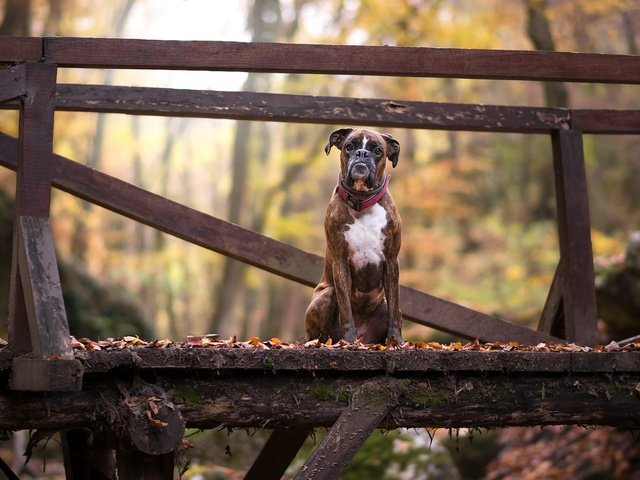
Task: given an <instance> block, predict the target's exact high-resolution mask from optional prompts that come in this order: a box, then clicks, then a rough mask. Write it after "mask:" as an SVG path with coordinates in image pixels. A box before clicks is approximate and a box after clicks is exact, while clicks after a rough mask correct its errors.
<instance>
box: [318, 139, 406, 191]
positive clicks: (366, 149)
mask: <svg viewBox="0 0 640 480" xmlns="http://www.w3.org/2000/svg"><path fill="white" fill-rule="evenodd" d="M334 146H335V147H337V148H338V149H339V150H340V151H341V153H340V168H341V171H342V178H343V181H344V182H345V183H346V185H347V186H348V187H350V188H352V189H353V190H357V191H362V192H367V191H369V190H372V189H374V188H376V187H377V186H378V185H379V184H380V183H381V182H382V180H383V178H384V167H385V164H386V161H385V160H386V159H389V161H390V162H391V165H393V167H394V168H395V166H396V165H397V164H398V156H399V154H400V144H399V143H398V141H397V140H396V139H395V138H393V137H392V136H391V135H388V134H382V133H378V132H376V131H373V130H364V129H360V128H341V129H339V130H335V131H334V132H331V135H329V142H328V143H327V146H326V147H325V148H324V151H325V152H326V154H327V155H329V152H330V151H331V147H334Z"/></svg>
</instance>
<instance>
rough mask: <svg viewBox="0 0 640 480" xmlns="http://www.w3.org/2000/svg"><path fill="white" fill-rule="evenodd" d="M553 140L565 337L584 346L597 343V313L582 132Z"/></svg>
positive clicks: (561, 134)
mask: <svg viewBox="0 0 640 480" xmlns="http://www.w3.org/2000/svg"><path fill="white" fill-rule="evenodd" d="M551 139H552V147H553V166H554V177H555V188H556V204H557V221H558V237H559V240H560V258H561V263H562V267H563V270H562V273H563V275H562V276H561V277H559V279H558V280H559V281H561V280H564V281H563V283H564V286H563V288H562V305H563V315H564V330H565V334H566V337H565V338H566V339H567V340H569V341H572V342H576V343H579V344H582V345H594V344H595V343H596V342H597V312H596V295H595V281H594V270H593V252H592V248H591V229H590V222H589V199H588V195H587V180H586V173H585V164H584V155H583V151H582V133H581V132H580V131H578V130H559V131H557V132H554V133H552V135H551ZM558 288H560V287H558Z"/></svg>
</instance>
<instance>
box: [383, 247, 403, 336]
mask: <svg viewBox="0 0 640 480" xmlns="http://www.w3.org/2000/svg"><path fill="white" fill-rule="evenodd" d="M399 278H400V267H399V264H398V259H397V258H390V259H387V260H386V261H385V265H384V275H383V282H384V293H385V297H386V299H387V307H388V315H389V316H388V320H387V322H388V323H387V338H392V339H393V340H395V341H396V342H398V344H402V343H403V341H402V329H401V327H402V313H401V312H400V295H399V290H400V280H399Z"/></svg>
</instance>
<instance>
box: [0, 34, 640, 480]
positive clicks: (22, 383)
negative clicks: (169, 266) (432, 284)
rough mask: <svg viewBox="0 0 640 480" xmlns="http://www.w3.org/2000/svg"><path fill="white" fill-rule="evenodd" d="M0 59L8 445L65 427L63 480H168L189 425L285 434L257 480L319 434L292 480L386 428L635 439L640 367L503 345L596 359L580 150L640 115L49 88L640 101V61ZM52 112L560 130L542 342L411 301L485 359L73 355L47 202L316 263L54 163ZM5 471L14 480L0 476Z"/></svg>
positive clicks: (80, 43)
mask: <svg viewBox="0 0 640 480" xmlns="http://www.w3.org/2000/svg"><path fill="white" fill-rule="evenodd" d="M0 63H1V64H2V65H4V68H3V69H2V70H0V103H1V104H2V105H1V106H2V107H3V108H10V109H19V110H20V135H19V138H13V137H11V136H9V135H6V134H0V164H1V165H2V166H4V167H6V168H9V169H13V170H16V171H17V185H16V198H15V200H16V216H15V229H14V247H13V257H12V266H11V268H12V277H11V286H10V316H9V345H8V347H6V348H3V349H0V429H1V430H8V431H13V430H23V429H39V430H47V431H51V430H54V431H61V432H62V437H63V446H64V453H65V468H66V472H67V476H68V478H74V479H78V478H85V477H88V476H92V477H93V478H96V479H98V478H113V476H114V472H115V469H116V466H117V469H118V471H119V475H120V478H132V479H136V478H140V479H141V478H145V479H147V478H172V475H173V471H174V452H175V451H176V449H177V448H178V447H179V444H180V441H181V438H182V435H183V432H184V428H185V427H195V428H215V427H219V426H227V427H247V426H250V427H258V428H269V429H273V433H272V435H271V437H270V440H269V441H268V442H267V444H266V446H265V447H264V450H263V451H262V452H261V453H260V455H259V456H258V457H257V458H256V460H255V463H254V465H253V467H252V468H251V470H250V471H249V472H248V473H247V478H261V479H264V478H280V476H281V475H282V474H283V472H284V471H285V469H286V468H287V466H288V465H289V463H290V462H291V460H292V459H293V457H294V456H295V454H296V453H297V451H298V450H299V448H300V446H301V444H302V442H303V441H304V439H305V438H306V437H307V436H308V434H309V432H310V431H311V429H312V428H313V427H317V426H330V427H331V429H330V431H329V433H328V435H327V437H326V439H325V440H324V441H323V442H322V443H321V444H320V445H319V446H318V447H317V449H316V450H315V451H314V453H313V454H312V455H311V457H310V458H309V459H308V460H307V462H306V463H305V465H304V466H303V468H302V469H301V470H300V472H298V474H297V476H296V478H301V479H302V478H336V477H337V476H338V475H339V473H340V471H341V470H342V469H343V468H344V467H345V466H346V465H347V464H348V462H349V460H350V459H351V457H352V456H353V454H354V453H355V452H356V451H357V450H358V449H359V448H360V446H361V445H362V443H363V442H364V441H365V440H366V438H367V437H368V435H369V434H370V432H371V431H372V430H373V429H375V428H377V427H384V428H395V427H400V426H405V427H427V426H428V427H449V428H450V427H462V426H482V427H499V426H509V425H545V424H593V425H614V426H620V427H629V428H637V427H638V426H639V424H640V414H639V413H638V412H639V411H640V409H639V408H638V406H640V396H639V395H638V390H639V389H640V352H637V351H633V350H634V349H633V348H631V349H627V351H618V350H615V349H614V350H613V351H599V350H602V349H588V348H584V349H579V348H574V347H561V346H555V347H539V348H538V349H529V350H527V349H526V348H521V349H518V348H517V347H508V346H507V347H505V346H504V344H505V343H506V342H510V341H514V342H519V343H520V344H530V345H536V344H539V343H545V344H547V345H551V344H554V343H557V342H559V341H560V340H561V339H565V340H568V341H570V342H575V343H577V344H580V345H586V346H589V345H592V346H593V345H594V343H595V342H596V304H595V294H594V278H593V275H594V274H593V258H592V250H591V240H590V227H589V209H588V200H587V185H586V177H585V166H584V158H583V149H582V135H583V134H584V133H590V134H605V133H606V134H638V133H640V110H625V111H612V110H578V109H561V108H537V107H521V106H518V107H515V106H490V105H467V104H448V103H431V102H418V101H396V100H377V99H366V98H337V97H318V96H305V95H289V94H268V93H256V92H216V91H190V90H177V89H160V88H143V87H119V86H110V85H84V84H59V83H58V82H57V69H58V68H61V67H74V68H135V69H182V70H211V71H214V70H218V71H244V72H272V73H303V74H331V75H333V74H336V75H337V74H353V75H376V76H414V77H450V78H471V79H499V80H535V81H563V82H596V83H597V82H602V83H624V84H639V83H640V58H639V57H634V56H623V55H601V54H577V53H557V52H531V51H497V50H462V49H433V48H401V47H363V46H334V45H293V44H255V43H253V44H252V43H234V42H176V41H146V40H116V39H87V38H84V39H80V38H18V37H3V38H0ZM56 110H58V111H63V110H66V111H91V112H109V113H126V114H132V115H163V116H184V117H206V118H227V119H236V120H254V121H276V122H305V123H317V124H330V125H345V124H347V125H370V126H385V127H401V128H416V129H437V130H468V131H485V132H520V133H538V134H539V133H545V134H548V135H549V138H550V141H551V142H552V147H553V158H550V159H549V161H550V162H553V166H554V175H555V186H556V202H557V223H558V234H559V245H560V262H559V264H558V267H557V270H556V274H555V277H554V279H553V282H552V284H551V285H550V287H549V294H548V298H547V301H546V304H545V305H544V309H543V313H542V316H541V318H540V324H539V328H538V330H537V331H534V330H530V329H527V328H525V327H522V326H519V325H515V324H512V323H510V322H508V321H505V320H502V319H499V318H495V317H492V316H489V315H486V314H483V313H480V312H476V311H474V310H471V309H469V308H465V307H463V306H460V305H457V304H455V303H452V302H449V301H447V300H443V299H440V298H436V297H434V296H431V295H429V294H426V293H422V292H418V291H416V290H413V289H410V288H407V287H402V288H401V292H400V295H401V306H402V311H403V315H404V318H405V319H406V320H408V321H413V322H418V323H421V324H423V325H428V326H431V327H434V328H437V329H440V330H444V331H446V332H451V333H454V334H456V335H458V336H461V337H465V338H469V339H472V340H473V339H479V340H480V341H481V342H492V343H491V344H490V345H488V346H487V345H482V344H480V343H476V344H474V345H475V346H474V345H472V347H471V348H468V349H457V348H453V349H438V348H435V347H434V346H431V347H430V346H428V345H424V346H419V345H414V346H413V348H403V349H397V350H383V349H380V350H375V349H369V350H361V349H358V348H357V346H353V345H334V346H331V347H328V346H321V345H319V344H312V345H307V346H306V347H305V346H286V345H285V346H283V345H266V344H264V343H255V344H250V343H247V342H245V343H244V344H237V345H210V346H212V347H214V348H204V347H203V348H196V347H191V346H188V345H169V346H167V345H158V344H147V345H144V346H131V345H125V347H126V348H122V347H123V345H119V346H118V345H111V346H105V348H103V349H102V350H91V349H87V348H86V346H84V345H81V346H78V345H76V346H75V348H74V345H72V343H71V340H70V333H73V332H69V327H68V323H67V319H66V314H65V307H64V302H63V299H62V294H61V290H60V281H59V274H58V271H57V265H56V257H55V249H54V244H53V239H52V236H51V228H50V223H49V222H50V220H49V206H50V192H51V188H58V189H61V190H63V191H65V192H68V193H71V194H73V195H76V196H77V197H80V198H82V199H84V200H86V201H89V202H93V203H95V204H97V205H100V206H102V207H105V208H107V209H110V210H112V211H114V212H117V213H119V214H121V215H124V216H127V217H129V218H132V219H134V220H136V221H139V222H142V223H144V224H146V225H150V226H152V227H155V228H157V229H159V230H162V231H163V232H166V233H169V234H171V235H175V236H177V237H180V238H182V239H184V240H187V241H189V242H192V243H195V244H197V245H200V246H202V247H204V248H207V249H210V250H213V251H215V252H219V253H221V254H223V255H227V256H230V257H233V258H235V259H237V260H240V261H242V262H245V263H248V264H250V265H252V266H255V267H257V268H261V269H263V270H266V271H269V272H272V273H274V274H276V275H280V276H282V277H285V278H287V279H290V280H292V281H295V282H299V283H302V284H305V285H309V286H313V285H315V283H316V282H317V281H318V279H319V277H320V271H321V266H322V259H321V258H320V257H318V256H316V255H313V254H310V253H307V252H304V251H302V250H300V249H298V248H296V247H294V246H291V245H286V244H284V243H281V242H279V241H276V240H274V239H271V238H268V237H266V236H263V235H260V234H258V233H255V232H252V231H250V230H247V229H245V228H242V227H240V226H237V225H234V224H231V223H228V222H226V221H224V220H221V219H218V218H215V217H212V216H210V215H207V214H205V213H202V212H199V211H196V210H193V209H191V208H189V207H186V206H184V205H181V204H179V203H176V202H173V201H171V200H169V199H166V198H163V197H160V196H158V195H155V194H153V193H150V192H148V191H145V190H143V189H140V188H138V187H136V186H133V185H131V184H129V183H126V182H124V181H122V180H120V179H117V178H114V177H111V176H109V175H107V174H105V173H103V172H100V171H96V170H93V169H91V168H89V167H86V166H83V165H81V164H80V163H77V162H74V161H73V160H72V159H68V158H64V157H62V156H60V155H57V154H55V153H54V152H53V122H54V112H55V111H56ZM178 220H180V221H178ZM496 342H501V343H500V344H498V343H496ZM211 343H212V344H215V343H216V342H211ZM215 347H218V348H215ZM285 347H287V348H285ZM289 347H291V348H289ZM90 437H91V438H90ZM114 452H115V453H114ZM89 458H90V459H91V461H88V459H89ZM0 472H2V474H4V476H5V477H6V478H15V475H14V474H13V473H12V472H11V471H10V470H9V469H8V467H7V466H6V465H4V464H3V462H2V461H0Z"/></svg>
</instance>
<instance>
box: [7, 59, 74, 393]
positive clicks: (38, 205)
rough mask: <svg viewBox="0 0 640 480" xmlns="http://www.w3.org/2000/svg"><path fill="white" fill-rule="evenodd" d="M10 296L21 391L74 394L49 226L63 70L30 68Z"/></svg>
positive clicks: (16, 384) (15, 376) (14, 383)
mask: <svg viewBox="0 0 640 480" xmlns="http://www.w3.org/2000/svg"><path fill="white" fill-rule="evenodd" d="M25 69H26V70H25V75H26V96H25V97H24V98H23V99H22V103H21V112H20V152H19V158H18V169H17V182H16V205H15V221H14V234H13V255H12V260H11V283H10V293H9V345H10V347H11V349H12V351H13V352H14V354H15V355H16V357H15V358H14V360H13V368H12V373H11V379H10V384H11V387H12V388H13V389H16V390H44V391H46V390H76V389H79V388H80V384H81V380H82V366H81V365H80V363H79V362H78V361H76V360H73V350H72V348H71V341H70V338H69V325H68V322H67V317H66V312H65V308H64V301H63V299H62V290H61V288H60V276H59V273H58V265H57V260H56V255H55V249H54V246H53V238H52V234H51V226H50V224H49V206H50V199H51V178H52V166H53V163H52V156H53V119H54V109H55V103H54V102H55V91H56V72H57V66H56V65H53V64H47V63H28V64H26V65H25Z"/></svg>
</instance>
